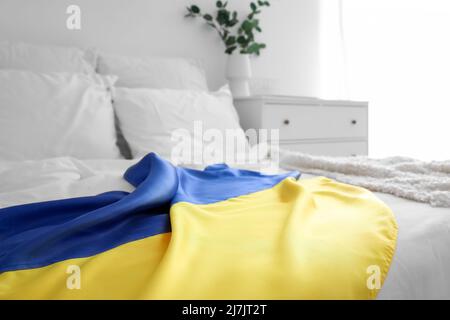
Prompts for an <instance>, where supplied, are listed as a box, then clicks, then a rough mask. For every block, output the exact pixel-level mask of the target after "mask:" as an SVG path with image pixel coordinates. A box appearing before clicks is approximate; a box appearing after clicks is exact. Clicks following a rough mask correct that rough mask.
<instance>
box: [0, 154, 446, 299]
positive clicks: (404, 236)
mask: <svg viewBox="0 0 450 320" xmlns="http://www.w3.org/2000/svg"><path fill="white" fill-rule="evenodd" d="M134 162H135V161H129V160H95V161H80V160H75V159H72V158H55V159H48V160H42V161H25V162H17V163H12V162H0V208H4V207H9V206H13V205H18V204H24V203H30V202H38V201H47V200H55V199H63V198H71V197H79V196H88V195H95V194H98V193H102V192H106V191H111V190H122V191H132V190H133V187H132V186H131V185H129V184H128V183H127V182H126V181H124V180H123V179H122V174H123V172H124V170H125V169H126V168H128V167H129V166H130V165H132V164H133V163H134ZM308 177H311V176H308V175H304V176H302V178H303V179H304V178H308ZM377 195H378V196H379V197H380V198H381V199H382V200H383V201H385V203H386V204H388V205H389V206H390V207H391V209H392V211H393V212H394V214H395V216H396V219H397V223H398V226H399V235H398V243H397V250H396V253H395V256H394V261H393V263H392V266H391V269H390V271H389V274H388V277H387V279H386V281H385V284H384V286H383V288H382V290H381V292H380V294H379V296H378V298H380V299H450V209H449V208H432V207H431V206H429V205H427V204H423V203H417V202H413V201H410V200H405V199H401V198H397V197H395V196H391V195H386V194H377ZM330 263H332V261H330Z"/></svg>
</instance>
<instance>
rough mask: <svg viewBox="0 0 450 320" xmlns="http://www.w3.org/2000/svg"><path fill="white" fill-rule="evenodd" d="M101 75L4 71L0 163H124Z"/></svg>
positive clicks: (109, 80) (0, 80) (0, 84)
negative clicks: (47, 160) (73, 160)
mask: <svg viewBox="0 0 450 320" xmlns="http://www.w3.org/2000/svg"><path fill="white" fill-rule="evenodd" d="M114 80H115V79H112V78H110V77H102V76H100V75H85V74H69V73H48V74H44V73H34V72H30V71H20V70H0V159H4V160H26V159H43V158H49V157H59V156H73V157H76V158H79V159H94V158H108V159H115V158H119V151H118V149H117V147H116V145H115V142H116V136H115V130H114V112H113V108H112V104H111V90H110V89H109V88H110V86H111V85H112V83H113V82H114Z"/></svg>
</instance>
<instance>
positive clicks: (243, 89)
mask: <svg viewBox="0 0 450 320" xmlns="http://www.w3.org/2000/svg"><path fill="white" fill-rule="evenodd" d="M251 77H252V69H251V65H250V55H248V54H241V53H238V52H236V53H233V54H231V55H228V60H227V67H226V78H227V80H228V84H229V86H230V90H231V93H232V94H233V97H234V98H239V97H248V96H249V95H250V86H249V83H248V82H249V79H250V78H251Z"/></svg>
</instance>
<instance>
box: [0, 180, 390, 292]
mask: <svg viewBox="0 0 450 320" xmlns="http://www.w3.org/2000/svg"><path fill="white" fill-rule="evenodd" d="M170 215H171V224H172V234H162V235H157V236H153V237H149V238H146V239H143V240H139V241H134V242H130V243H127V244H125V245H122V246H120V247H117V248H114V249H112V250H109V251H106V252H103V253H101V254H98V255H95V256H92V257H88V258H80V259H71V260H67V261H62V262H59V263H55V264H53V265H50V266H46V267H43V268H37V269H32V270H21V271H11V272H6V273H3V274H1V275H0V298H2V299H5V298H6V299H120V298H123V299H370V298H375V297H376V294H377V293H378V290H377V289H370V288H368V286H367V279H368V277H369V275H370V274H368V273H367V268H368V267H369V266H372V265H375V266H379V268H380V270H381V283H383V281H384V279H385V277H386V274H387V272H388V270H389V266H390V263H391V260H392V256H393V253H394V250H395V243H396V236H397V226H396V223H395V220H394V217H393V215H392V213H391V211H390V209H389V208H388V207H387V206H386V205H384V204H383V203H382V202H381V201H379V200H378V199H377V198H376V197H375V196H374V195H373V194H372V193H370V192H369V191H367V190H365V189H362V188H358V187H354V186H349V185H345V184H341V183H337V182H335V181H332V180H330V179H326V178H314V179H309V180H303V179H302V180H299V181H295V180H293V179H286V180H284V181H283V182H281V183H280V184H278V185H276V186H275V187H274V188H272V189H268V190H264V191H260V192H256V193H253V194H249V195H244V196H240V197H237V198H233V199H229V200H226V201H222V202H218V203H214V204H207V205H195V204H190V203H183V202H181V203H177V204H175V205H174V206H172V208H171V212H170ZM69 265H78V266H80V269H81V288H80V289H72V290H69V289H67V288H66V279H67V277H68V276H69V275H68V274H67V273H66V270H67V267H68V266H69Z"/></svg>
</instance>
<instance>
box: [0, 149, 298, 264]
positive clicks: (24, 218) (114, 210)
mask: <svg viewBox="0 0 450 320" xmlns="http://www.w3.org/2000/svg"><path fill="white" fill-rule="evenodd" d="M287 177H294V178H298V177H299V173H298V172H290V173H287V174H282V175H274V176H269V175H262V174H260V173H257V172H253V171H245V170H237V169H232V168H229V167H228V166H226V165H214V166H210V167H207V168H206V169H205V170H203V171H198V170H191V169H186V168H179V167H174V166H173V165H172V164H170V163H169V162H167V161H165V160H163V159H161V158H160V157H158V156H157V155H156V154H153V153H151V154H149V155H147V156H145V157H144V158H143V159H142V160H141V161H139V162H138V163H137V164H135V165H134V166H132V167H130V168H129V169H128V170H127V171H126V172H125V174H124V178H125V179H126V180H127V181H128V182H129V183H131V184H132V185H133V186H135V187H136V189H135V190H134V191H133V192H132V193H128V192H122V191H112V192H107V193H103V194H99V195H97V196H92V197H82V198H73V199H65V200H56V201H48V202H41V203H33V204H27V205H20V206H15V207H10V208H5V209H0V272H5V271H11V270H19V269H29V268H38V267H43V266H46V265H49V264H52V263H55V262H58V261H62V260H66V259H71V258H81V257H88V256H92V255H95V254H98V253H100V252H103V251H106V250H109V249H112V248H114V247H117V246H119V245H121V244H124V243H127V242H130V241H135V240H139V239H143V238H146V237H149V236H153V235H156V234H161V233H166V232H170V230H171V229H170V217H169V212H170V206H171V205H172V204H175V203H177V202H180V201H185V202H190V203H193V204H207V203H214V202H218V201H222V200H226V199H229V198H232V197H237V196H240V195H244V194H249V193H253V192H257V191H261V190H264V189H267V188H270V187H273V186H274V185H276V184H277V183H279V182H281V181H282V180H284V179H285V178H287Z"/></svg>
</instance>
